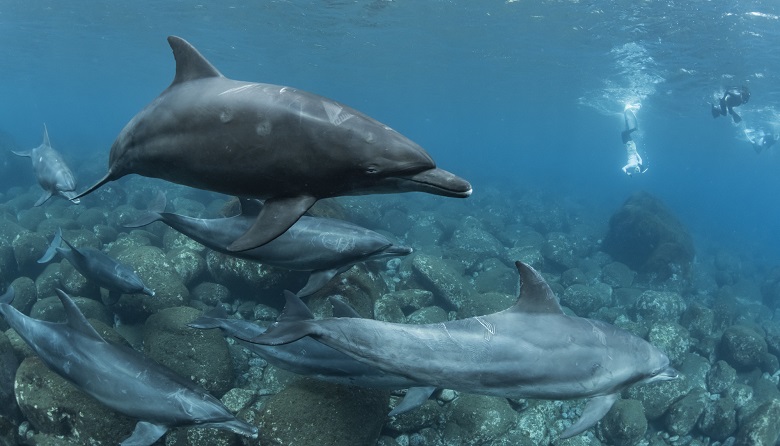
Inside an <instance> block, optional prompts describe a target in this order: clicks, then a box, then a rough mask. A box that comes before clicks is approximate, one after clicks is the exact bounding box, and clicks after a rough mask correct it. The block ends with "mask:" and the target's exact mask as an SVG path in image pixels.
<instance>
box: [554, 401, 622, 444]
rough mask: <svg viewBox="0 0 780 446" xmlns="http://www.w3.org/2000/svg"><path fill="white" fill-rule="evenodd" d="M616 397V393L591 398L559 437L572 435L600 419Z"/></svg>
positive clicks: (584, 429)
mask: <svg viewBox="0 0 780 446" xmlns="http://www.w3.org/2000/svg"><path fill="white" fill-rule="evenodd" d="M617 399H618V394H617V393H611V394H609V395H602V396H596V397H593V398H591V399H590V401H588V404H587V405H586V406H585V409H583V411H582V415H581V416H580V419H579V420H577V421H576V422H575V423H574V424H572V425H571V426H569V428H568V429H566V430H565V431H563V433H562V434H561V438H569V437H573V436H575V435H578V434H581V433H583V432H585V431H586V430H588V429H590V428H591V427H593V426H594V425H595V424H596V423H598V422H599V420H600V419H602V418H604V415H606V414H607V412H609V409H611V408H612V405H613V404H615V401H617Z"/></svg>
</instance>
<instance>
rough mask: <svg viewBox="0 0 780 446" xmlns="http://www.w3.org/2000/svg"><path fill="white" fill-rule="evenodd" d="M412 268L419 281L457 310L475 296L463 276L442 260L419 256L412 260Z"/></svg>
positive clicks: (423, 255)
mask: <svg viewBox="0 0 780 446" xmlns="http://www.w3.org/2000/svg"><path fill="white" fill-rule="evenodd" d="M412 268H413V269H414V272H415V274H416V275H417V277H418V279H419V280H420V281H421V282H422V283H424V284H425V285H427V286H428V287H430V289H431V291H433V293H434V295H436V297H437V298H439V299H441V300H442V301H443V302H444V303H446V304H447V305H449V306H450V307H452V308H454V309H456V310H457V309H460V307H461V306H462V305H463V303H464V302H465V300H466V299H468V298H469V296H470V295H472V294H474V291H473V289H472V288H471V285H470V284H469V283H468V282H466V281H465V280H464V279H463V276H462V275H461V274H460V273H458V271H456V270H455V269H454V268H453V267H452V266H450V264H449V263H447V262H445V261H444V260H442V259H441V258H438V257H433V256H429V255H425V254H418V255H416V256H414V259H413V260H412Z"/></svg>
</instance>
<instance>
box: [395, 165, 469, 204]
mask: <svg viewBox="0 0 780 446" xmlns="http://www.w3.org/2000/svg"><path fill="white" fill-rule="evenodd" d="M398 178H399V179H400V180H402V181H403V182H404V183H407V184H406V185H404V186H403V187H404V188H406V189H408V190H410V191H416V192H427V193H429V194H434V195H442V196H445V197H452V198H466V197H468V196H470V195H471V184H470V183H469V182H468V181H466V180H464V179H463V178H461V177H459V176H457V175H454V174H452V173H450V172H447V171H446V170H444V169H439V168H438V167H435V168H433V169H428V170H424V171H422V172H418V173H415V174H411V175H404V176H399V177H398Z"/></svg>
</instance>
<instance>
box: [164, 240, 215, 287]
mask: <svg viewBox="0 0 780 446" xmlns="http://www.w3.org/2000/svg"><path fill="white" fill-rule="evenodd" d="M166 257H167V258H168V260H170V262H171V264H172V265H173V268H174V269H175V270H176V272H177V273H178V274H179V277H180V278H181V280H182V282H183V283H184V284H185V285H189V284H191V283H194V282H195V281H196V279H198V278H200V277H201V275H203V273H205V272H206V259H204V258H203V256H201V255H200V254H199V253H198V252H197V251H193V250H191V249H188V248H175V249H172V250H171V251H168V253H167V254H166Z"/></svg>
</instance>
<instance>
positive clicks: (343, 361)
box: [189, 291, 436, 417]
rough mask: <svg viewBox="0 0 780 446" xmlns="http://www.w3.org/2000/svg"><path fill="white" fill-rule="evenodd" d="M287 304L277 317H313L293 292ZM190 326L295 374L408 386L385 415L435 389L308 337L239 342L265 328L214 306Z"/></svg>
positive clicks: (348, 313) (340, 308)
mask: <svg viewBox="0 0 780 446" xmlns="http://www.w3.org/2000/svg"><path fill="white" fill-rule="evenodd" d="M285 297H286V298H287V305H285V307H284V312H283V313H282V315H281V316H280V318H279V320H283V321H301V320H308V319H313V318H314V315H313V314H312V313H311V311H309V308H308V307H307V306H306V305H305V304H304V303H303V302H302V301H301V299H300V298H298V297H297V296H296V295H295V294H293V293H291V292H289V291H287V292H286V293H285ZM331 302H332V303H333V304H334V314H336V315H339V316H341V317H360V316H359V315H358V314H357V313H356V312H355V310H354V309H352V307H350V306H348V305H346V304H344V303H341V302H339V301H335V300H331ZM189 326H190V327H193V328H201V329H209V328H219V329H220V330H222V333H223V334H224V335H225V336H230V337H232V338H235V339H236V340H238V341H239V343H241V345H243V346H244V347H246V348H247V349H248V350H249V351H251V352H252V353H254V354H256V355H258V356H260V357H261V358H263V359H265V360H266V361H267V362H268V363H269V364H272V365H274V366H276V367H279V368H280V369H283V370H287V371H290V372H293V373H297V374H299V375H305V376H311V377H313V378H316V379H321V380H323V381H329V382H334V383H338V384H347V385H352V386H360V387H371V388H380V389H406V388H409V390H408V392H407V393H406V396H405V397H404V399H403V400H402V401H401V402H400V403H399V404H398V405H396V406H395V408H394V409H393V410H392V412H390V414H389V416H391V417H392V416H396V415H400V414H402V413H405V412H408V411H410V410H413V409H416V408H418V407H419V406H420V405H422V404H423V403H425V401H426V400H427V399H428V397H430V396H431V394H432V393H433V392H434V391H435V390H436V388H435V387H430V386H423V387H421V386H420V384H419V383H417V382H415V381H412V380H410V379H408V378H405V377H403V376H400V375H392V374H389V373H385V372H383V371H381V370H379V369H377V368H375V367H371V366H369V365H366V364H364V363H362V362H360V361H356V360H355V359H353V358H352V357H350V356H348V355H346V354H344V353H341V352H340V351H338V350H335V349H333V348H331V347H328V346H327V345H325V344H322V343H320V342H317V341H315V340H314V339H312V338H309V337H304V338H301V339H299V340H297V341H294V342H290V343H289V344H284V345H277V346H269V345H260V344H253V343H251V342H246V341H243V339H252V338H254V337H256V336H259V335H261V334H262V333H263V332H264V331H265V329H264V328H263V327H260V326H259V325H257V324H254V323H252V322H249V321H244V320H240V319H228V317H227V314H226V313H225V310H223V309H222V308H219V307H217V308H215V309H214V310H211V311H210V312H208V313H206V314H204V315H202V316H201V317H199V318H197V319H195V320H194V321H192V322H191V323H190V324H189Z"/></svg>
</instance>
